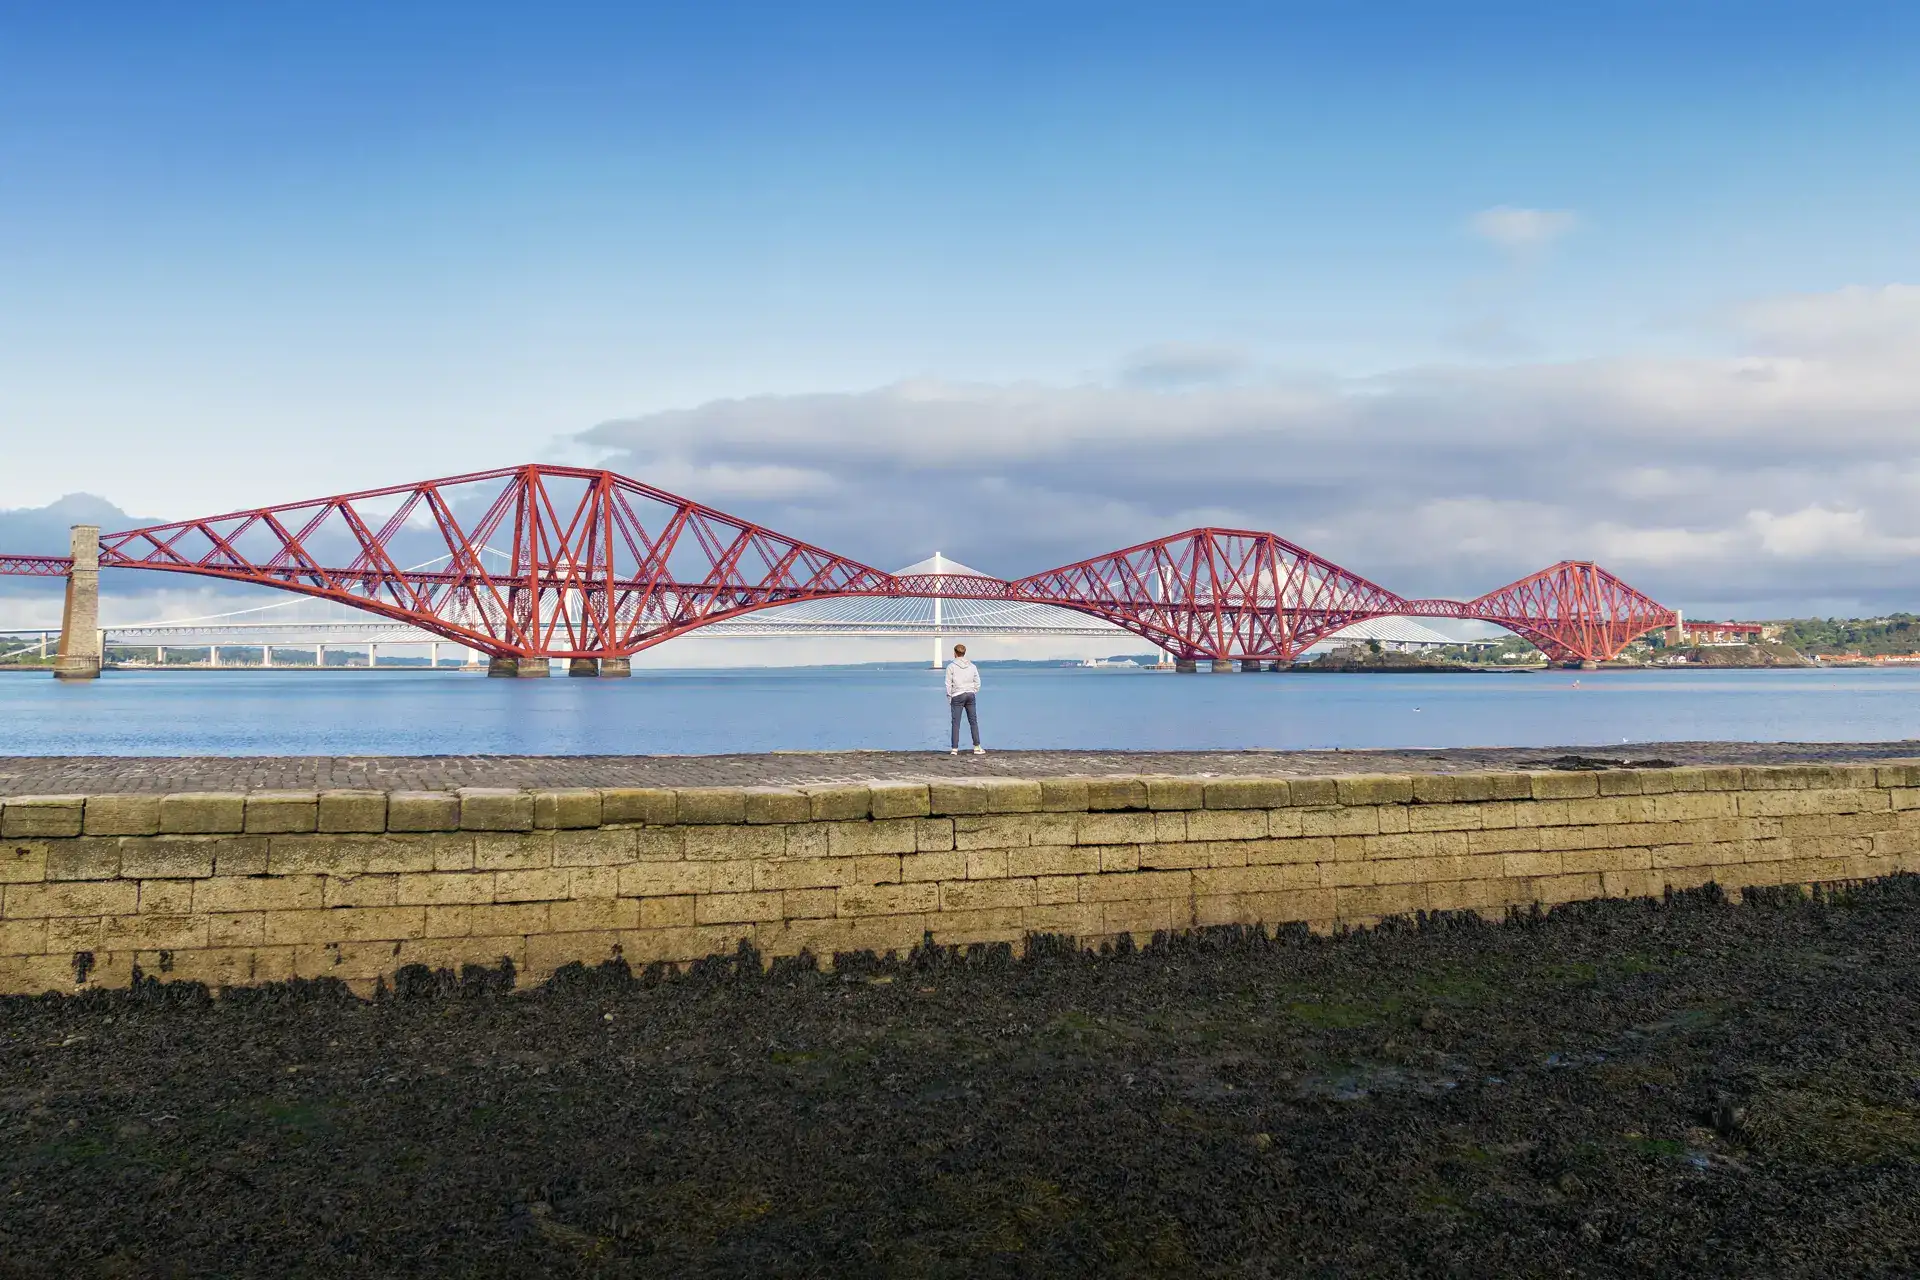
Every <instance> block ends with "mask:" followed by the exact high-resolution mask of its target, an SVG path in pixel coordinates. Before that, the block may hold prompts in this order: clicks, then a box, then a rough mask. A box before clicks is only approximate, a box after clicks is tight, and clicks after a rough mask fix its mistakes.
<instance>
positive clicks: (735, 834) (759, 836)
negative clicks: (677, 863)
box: [683, 823, 866, 861]
mask: <svg viewBox="0 0 1920 1280" xmlns="http://www.w3.org/2000/svg"><path fill="white" fill-rule="evenodd" d="M859 825H862V826H864V825H866V824H864V823H862V824H859ZM683 840H684V842H685V847H686V856H687V857H688V858H690V859H699V860H718V861H733V860H735V859H740V858H779V857H783V856H785V854H786V852H787V832H786V829H785V828H784V827H750V826H747V825H746V824H745V823H741V824H739V825H737V826H725V825H718V824H716V825H713V826H699V827H688V828H687V829H686V831H685V832H684V834H683Z"/></svg>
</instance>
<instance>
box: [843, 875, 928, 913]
mask: <svg viewBox="0 0 1920 1280" xmlns="http://www.w3.org/2000/svg"><path fill="white" fill-rule="evenodd" d="M939 909H940V886H939V885H938V884H936V883H933V882H930V881H927V882H921V883H917V884H867V885H847V886H845V887H844V888H841V889H839V890H837V891H836V894H835V898H834V909H833V914H835V915H841V916H898V915H916V914H920V913H923V912H928V911H938V910H939Z"/></svg>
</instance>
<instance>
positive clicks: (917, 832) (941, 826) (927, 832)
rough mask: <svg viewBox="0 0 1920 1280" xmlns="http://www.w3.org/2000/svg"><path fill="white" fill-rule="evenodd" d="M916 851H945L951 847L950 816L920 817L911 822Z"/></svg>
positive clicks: (951, 830) (951, 825) (951, 824)
mask: <svg viewBox="0 0 1920 1280" xmlns="http://www.w3.org/2000/svg"><path fill="white" fill-rule="evenodd" d="M913 848H914V851H915V852H916V853H945V852H947V851H948V850H950V849H952V848H953V819H952V818H920V819H917V820H915V822H914V824H913Z"/></svg>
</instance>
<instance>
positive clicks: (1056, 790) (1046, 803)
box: [1040, 778, 1088, 813]
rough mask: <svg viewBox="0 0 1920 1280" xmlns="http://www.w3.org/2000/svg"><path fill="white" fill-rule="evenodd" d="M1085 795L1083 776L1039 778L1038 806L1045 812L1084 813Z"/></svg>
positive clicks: (1085, 783) (1085, 809)
mask: <svg viewBox="0 0 1920 1280" xmlns="http://www.w3.org/2000/svg"><path fill="white" fill-rule="evenodd" d="M1087 796H1088V792H1087V780H1086V779H1085V778H1042V779H1040V808H1041V809H1042V810H1044V811H1045V812H1047V813H1085V812H1086V811H1087Z"/></svg>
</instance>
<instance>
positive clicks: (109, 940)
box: [100, 914, 207, 951]
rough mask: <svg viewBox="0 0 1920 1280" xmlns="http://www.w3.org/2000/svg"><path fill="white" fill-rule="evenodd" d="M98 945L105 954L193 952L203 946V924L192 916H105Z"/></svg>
mask: <svg viewBox="0 0 1920 1280" xmlns="http://www.w3.org/2000/svg"><path fill="white" fill-rule="evenodd" d="M100 944H101V945H102V946H103V947H105V948H106V949H107V950H109V951H194V950H199V949H200V948H203V947H205V946H206V945H207V920H206V917H205V916H195V915H157V914H155V915H145V914H142V915H132V916H108V917H107V918H106V920H104V921H103V922H102V926H101V931H100Z"/></svg>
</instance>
